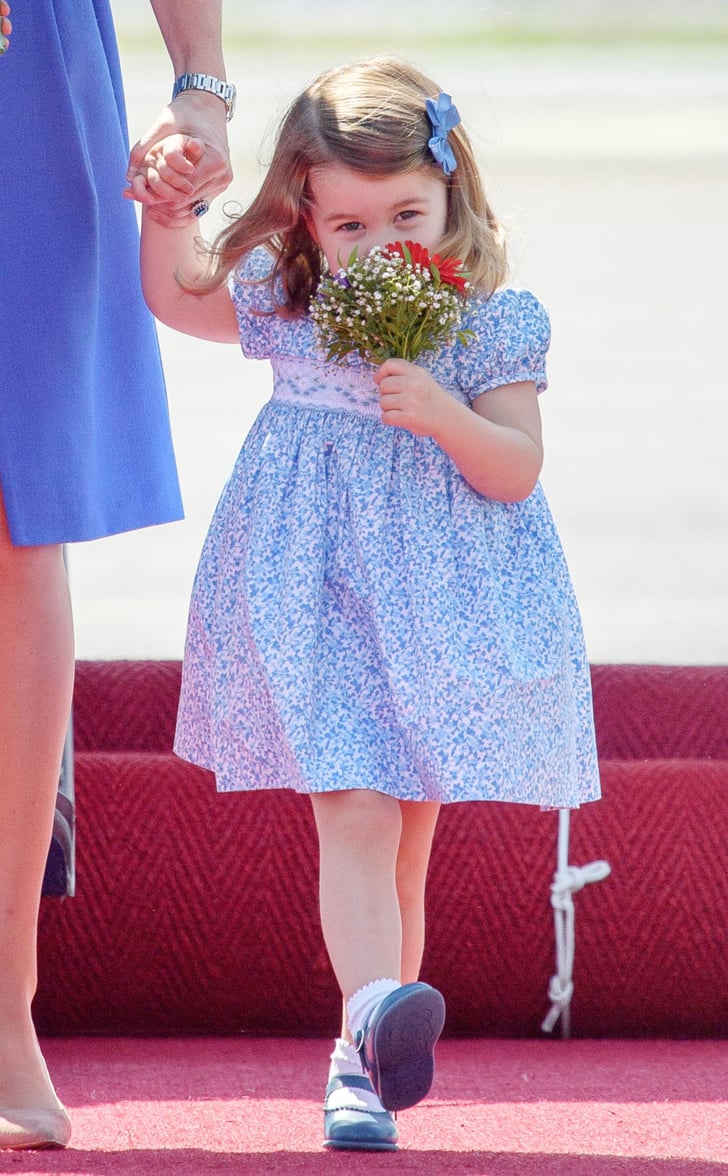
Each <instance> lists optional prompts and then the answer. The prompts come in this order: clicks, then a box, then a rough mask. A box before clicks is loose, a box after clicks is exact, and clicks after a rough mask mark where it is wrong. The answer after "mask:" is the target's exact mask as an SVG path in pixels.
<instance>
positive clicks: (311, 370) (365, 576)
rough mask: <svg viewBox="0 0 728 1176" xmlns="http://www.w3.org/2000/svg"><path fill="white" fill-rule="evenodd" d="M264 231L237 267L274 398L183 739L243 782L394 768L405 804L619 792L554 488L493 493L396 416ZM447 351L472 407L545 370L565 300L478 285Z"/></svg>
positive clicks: (204, 615) (212, 610)
mask: <svg viewBox="0 0 728 1176" xmlns="http://www.w3.org/2000/svg"><path fill="white" fill-rule="evenodd" d="M269 267H270V261H269V259H268V257H267V256H266V254H265V253H264V252H263V251H261V250H256V251H255V252H254V253H253V254H251V255H250V257H249V258H248V259H247V260H246V261H245V262H243V266H242V269H241V270H240V272H239V273H238V274H237V275H234V276H233V279H232V281H231V292H232V298H233V302H234V304H235V307H236V311H237V317H238V322H239V327H240V336H241V341H242V346H243V351H244V352H245V354H246V355H247V356H250V357H253V358H259V359H269V360H270V361H271V363H272V366H273V372H274V391H273V395H272V399H271V400H270V401H269V402H268V404H267V405H265V406H264V408H263V409H262V411H261V413H260V414H259V416H258V419H257V421H256V422H255V424H254V425H253V428H252V430H251V432H250V433H249V435H248V437H247V439H246V441H245V443H244V445H243V448H242V451H241V453H240V456H239V458H238V460H237V462H236V465H235V468H234V470H233V473H232V476H231V478H230V480H229V482H228V483H227V486H226V487H225V489H224V491H223V494H222V497H221V500H220V502H219V504H218V507H217V510H216V512H215V515H214V517H213V520H212V524H211V527H210V530H209V533H208V536H207V539H206V542H205V545H204V549H203V552H202V556H201V560H200V564H199V568H198V572H197V576H196V580H195V585H194V588H193V594H192V603H191V608H190V617H189V626H188V633H187V643H186V650H185V659H184V671H183V685H182V696H181V701H180V712H179V717H178V726H177V737H176V744H175V749H176V751H177V753H178V754H179V755H181V756H182V757H184V758H186V759H189V760H192V761H193V762H194V763H197V764H201V765H202V766H203V767H206V768H210V769H211V770H212V771H214V772H215V774H216V777H217V787H218V789H219V790H220V791H233V790H240V789H258V788H293V789H296V790H297V791H299V792H324V791H331V790H336V789H347V788H371V789H376V790H378V791H380V792H384V793H388V794H390V795H392V796H395V797H399V798H401V799H404V800H437V801H463V800H505V801H517V802H525V803H532V804H538V805H542V806H545V807H551V806H556V807H562V806H564V807H566V806H568V807H572V806H577V805H578V804H579V803H580V802H582V801H587V800H594V799H596V798H597V797H598V796H599V779H598V770H597V757H596V749H595V741H594V728H593V720H592V708H591V693H590V679H589V668H588V664H587V659H586V655H585V651H584V645H583V639H582V632H581V624H580V619H579V613H578V609H577V606H576V602H575V600H574V595H573V591H572V587H571V583H570V579H569V575H568V571H567V568H566V564H565V561H564V557H563V554H562V550H561V546H560V544H559V540H558V537H557V534H556V530H555V528H554V524H553V521H552V518H551V514H550V512H549V509H548V506H547V504H546V500H545V498H544V495H543V492H542V490H541V487H540V486H537V487H536V489H535V490H534V492H533V493H532V494H531V495H530V497H529V498H528V499H527V500H526V501H525V502H519V503H512V504H508V503H501V502H495V501H492V500H490V499H488V498H485V497H483V496H482V495H480V494H478V493H476V491H474V490H473V489H472V488H471V487H470V486H469V485H468V483H467V482H466V481H465V480H464V478H463V477H462V476H461V475H460V473H459V472H458V470H457V468H456V467H455V465H454V464H453V462H452V461H451V459H450V458H449V457H448V456H447V455H446V454H445V453H444V452H443V451H442V450H441V449H440V448H439V446H438V445H437V444H436V443H435V442H434V441H433V440H432V439H431V438H429V437H417V436H414V435H413V434H411V433H409V432H406V431H405V430H402V429H396V428H392V427H391V426H387V425H383V424H382V423H381V421H380V419H379V403H378V393H377V390H376V386H375V384H374V382H373V379H372V368H371V367H370V366H369V365H368V364H366V363H364V362H362V361H361V360H359V359H352V360H351V362H349V363H347V364H345V365H341V366H336V365H334V364H330V363H326V362H325V361H324V356H323V354H322V352H321V351H320V350H319V348H318V346H317V343H316V338H315V335H314V330H313V326H312V324H311V322H310V320H309V319H308V318H300V319H296V320H294V321H286V320H284V319H282V318H281V317H279V316H277V315H273V316H268V317H265V316H261V315H260V313H256V312H260V311H262V312H266V311H270V309H271V305H272V302H271V297H270V291H269V286H268V284H262V285H261V284H258V285H251V284H250V282H246V281H245V280H244V279H246V278H251V277H260V276H262V275H263V274H265V273H266V272H267V271H268V269H269ZM463 326H465V327H468V328H470V329H471V330H472V331H474V332H475V335H476V339H475V340H474V341H473V342H472V343H471V344H470V345H469V346H464V345H463V344H461V343H458V344H456V345H454V346H452V347H450V348H448V349H444V350H442V351H440V352H439V353H438V354H435V355H432V356H431V358H430V359H429V360H428V361H427V366H428V367H430V369H431V370H432V372H433V374H434V375H436V378H437V379H438V381H439V382H440V383H441V384H442V386H443V387H445V388H446V389H447V390H448V391H449V392H450V393H451V394H452V395H453V396H455V397H456V398H457V399H459V400H460V401H462V402H464V403H467V402H469V401H470V400H472V398H473V397H475V396H477V395H479V394H480V393H482V392H485V391H487V390H488V389H489V388H495V387H498V386H499V385H503V384H507V383H512V382H514V381H519V380H534V381H535V382H536V384H537V386H538V388H539V390H541V389H543V388H545V386H546V379H545V370H544V357H545V353H546V350H547V347H548V343H549V323H548V317H547V315H546V312H545V311H544V309H543V307H542V306H541V305H540V304H539V303H538V302H537V300H536V299H535V298H534V297H533V295H532V294H529V293H527V292H526V291H515V290H502V291H499V292H498V293H496V294H495V295H494V296H493V297H492V298H491V299H489V300H487V301H486V300H484V299H476V298H473V299H471V300H470V301H469V303H468V308H467V311H466V315H465V320H464V323H463Z"/></svg>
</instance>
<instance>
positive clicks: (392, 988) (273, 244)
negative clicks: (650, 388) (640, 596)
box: [142, 58, 599, 1149]
mask: <svg viewBox="0 0 728 1176" xmlns="http://www.w3.org/2000/svg"><path fill="white" fill-rule="evenodd" d="M457 124H459V116H458V114H457V111H456V109H455V107H454V106H452V103H451V102H450V99H449V97H448V96H447V95H442V94H439V91H438V87H437V86H436V85H435V84H434V83H433V82H431V81H430V80H429V79H428V78H426V77H424V76H423V75H422V74H420V73H419V72H418V71H417V70H415V69H413V68H411V67H410V66H408V65H406V64H404V63H403V62H401V61H399V60H393V59H389V58H386V59H381V58H377V59H370V60H365V61H363V62H359V63H357V64H354V65H350V66H344V67H342V68H340V69H335V70H332V71H330V72H328V73H326V74H324V75H323V76H322V77H320V78H319V79H318V80H317V81H316V82H314V84H313V85H311V86H310V87H309V88H308V89H307V90H306V91H305V92H304V93H303V94H302V95H301V96H300V97H299V98H298V99H297V100H296V101H295V102H294V103H293V105H292V107H291V108H290V110H289V112H288V114H287V116H286V117H285V119H284V121H283V123H282V126H281V130H280V133H279V137H278V140H277V144H276V148H275V152H274V156H273V160H272V163H271V166H270V169H269V172H268V175H267V177H266V178H265V180H264V181H263V185H262V188H261V190H260V193H259V195H258V196H257V198H256V199H255V200H254V201H253V203H252V205H251V206H250V207H249V208H248V209H247V211H245V212H244V213H242V215H240V216H237V217H235V218H234V219H233V221H232V223H231V224H230V225H229V227H227V228H226V229H225V230H224V231H223V232H222V234H221V235H220V237H219V238H218V240H217V241H216V243H215V246H214V249H213V250H212V253H211V256H212V259H213V260H212V265H211V269H208V258H207V257H205V258H203V257H201V253H200V247H199V242H197V244H196V234H197V233H198V231H199V230H198V226H197V225H196V224H195V222H194V220H193V218H190V223H189V225H188V226H187V228H186V229H185V228H169V227H167V226H165V225H161V224H157V223H154V222H153V221H151V220H150V219H149V218H147V219H146V220H145V224H144V228H143V235H142V236H143V244H142V264H143V278H144V287H145V291H146V296H147V299H148V302H149V305H150V306H151V308H152V310H153V311H154V312H155V314H156V315H157V316H158V317H159V318H160V319H162V320H163V321H164V322H166V323H168V324H169V325H170V326H173V327H176V328H177V329H179V330H182V331H186V332H188V333H189V334H193V335H198V336H201V337H202V338H207V339H215V340H221V341H230V340H233V339H237V338H238V336H239V337H240V339H241V341H242V347H243V351H244V353H245V354H246V355H247V356H249V357H252V358H259V359H269V360H270V361H271V364H272V366H273V372H274V377H275V386H274V391H273V395H272V399H271V401H270V402H269V403H268V404H267V405H266V406H265V407H264V409H263V410H262V412H261V413H260V415H259V417H258V420H257V421H256V423H255V425H254V426H253V428H252V430H251V432H250V435H249V436H248V438H247V440H246V441H245V444H244V445H243V448H242V451H241V453H240V457H239V459H238V461H237V464H236V466H235V469H234V470H233V473H232V476H231V478H230V480H229V482H228V484H227V486H226V488H225V490H224V492H223V495H222V498H221V500H220V503H219V505H218V508H217V510H216V513H215V516H214V519H213V521H212V525H211V528H210V531H209V534H208V537H207V540H206V543H205V547H204V550H203V553H202V557H201V561H200V566H199V569H198V573H197V578H196V581H195V586H194V590H193V597H192V604H191V611H190V620H189V629H188V637H187V646H186V651H185V662H184V676H183V687H182V697H181V702H180V713H179V720H178V730H177V740H176V750H177V752H178V754H179V755H181V756H183V757H184V758H186V759H189V760H191V761H193V762H194V763H197V764H201V765H202V766H204V767H206V768H209V769H212V771H214V772H215V774H216V777H217V787H218V789H219V790H220V791H230V790H235V789H254V788H293V789H296V790H297V791H299V792H305V793H308V794H309V795H310V797H311V804H312V807H313V814H314V818H315V822H316V827H317V830H318V837H319V845H320V906H321V922H322V926H323V933H324V937H325V940H326V945H327V948H328V952H329V955H330V958H331V962H332V965H333V968H334V971H335V973H336V977H337V980H338V983H339V985H340V988H341V992H342V995H343V998H344V1022H343V1028H342V1032H341V1037H340V1038H339V1039H338V1040H337V1041H336V1044H335V1048H334V1051H333V1054H332V1055H331V1070H330V1075H329V1085H328V1087H327V1092H326V1103H325V1144H326V1145H327V1146H329V1147H338V1148H346V1147H348V1148H362V1149H365V1148H369V1149H393V1148H394V1147H396V1140H397V1129H396V1127H395V1124H394V1121H393V1118H392V1115H391V1112H392V1111H396V1110H398V1109H401V1108H404V1107H408V1106H411V1105H413V1104H414V1103H416V1102H417V1101H419V1100H420V1099H422V1098H423V1097H424V1096H425V1095H426V1094H427V1092H428V1090H429V1088H430V1084H431V1081H432V1076H433V1049H434V1045H435V1043H436V1041H437V1038H438V1036H439V1033H440V1031H441V1029H442V1025H443V1020H444V1003H443V999H442V997H441V995H440V994H439V993H438V992H436V991H435V990H434V989H432V988H431V987H429V986H428V985H426V984H422V983H419V982H418V979H417V978H418V974H419V969H420V963H421V959H422V952H423V944H424V890H425V876H426V873H427V866H428V861H429V856H430V848H431V844H432V838H433V834H434V831H435V823H436V821H437V815H438V809H439V806H440V804H441V803H443V802H445V803H449V802H454V801H464V800H502V801H514V802H520V803H523V802H525V803H530V804H538V805H541V806H548V807H551V806H554V807H567V806H576V805H578V804H579V803H580V802H582V801H587V800H593V799H595V798H596V797H598V795H599V783H598V777H597V763H596V753H595V745H594V733H593V724H592V714H591V700H590V685H589V673H588V665H587V660H586V656H585V652H584V648H583V642H582V635H581V627H580V621H579V616H578V611H577V607H576V604H575V601H574V597H573V593H572V589H571V585H570V581H569V576H568V572H567V569H566V566H565V563H564V559H563V555H562V552H561V548H560V545H559V541H558V538H557V535H556V531H555V529H554V524H553V522H552V519H551V516H550V513H549V510H548V507H547V505H546V502H545V499H544V496H543V493H542V491H541V488H540V486H539V483H538V476H539V472H540V469H541V462H542V446H541V426H540V420H539V409H538V401H537V394H538V393H539V392H540V391H541V390H543V389H544V388H545V387H546V378H545V373H544V356H545V353H546V350H547V347H548V343H549V324H548V319H547V315H546V312H545V311H544V309H543V308H542V306H541V305H540V304H539V303H538V302H537V300H536V299H535V298H534V297H533V295H531V294H529V293H527V292H526V291H522V290H521V291H519V290H513V289H507V288H503V282H504V280H505V277H506V262H505V252H504V242H503V234H502V231H501V227H500V225H499V224H498V221H497V220H496V218H495V216H494V214H493V212H492V210H491V208H490V206H489V204H488V202H487V200H486V198H485V195H484V192H483V188H482V185H481V180H480V178H479V175H478V171H477V167H476V164H475V160H474V158H473V153H472V150H471V147H470V145H469V142H468V139H467V137H466V135H465V133H464V131H463V129H462V127H461V126H460V125H457ZM148 164H149V166H150V174H151V177H152V181H153V182H156V180H155V177H154V175H153V172H154V168H155V165H157V164H158V167H159V171H160V179H161V180H163V179H164V166H165V165H164V161H163V160H161V159H160V160H158V161H157V160H155V159H154V158H150V159H149V160H148ZM405 237H406V238H409V239H412V240H414V241H416V242H418V243H419V244H421V245H423V246H425V247H426V248H427V249H429V250H430V252H431V253H434V252H435V251H438V252H440V253H441V254H443V255H445V254H449V255H455V256H457V257H458V258H460V259H462V261H463V263H464V266H465V269H466V270H467V271H469V275H470V279H469V280H470V283H471V288H470V291H469V295H468V299H467V304H466V309H465V314H464V321H463V324H462V325H463V327H465V328H467V329H468V330H470V331H472V332H473V336H474V337H473V338H472V339H471V340H470V341H469V342H466V341H464V340H460V341H458V342H456V343H454V344H453V345H448V346H447V347H443V348H441V349H440V350H439V351H438V352H436V353H432V354H430V355H429V356H428V357H427V358H426V359H423V360H421V361H418V363H416V364H413V363H409V362H406V361H404V360H402V359H399V358H392V359H388V360H386V361H385V362H384V363H382V364H381V365H380V366H379V367H374V366H373V365H371V364H369V363H367V362H365V361H363V360H361V359H359V358H354V357H349V358H348V359H347V360H346V361H345V362H343V363H338V364H334V363H331V362H327V361H326V357H325V353H324V351H322V349H321V346H320V344H319V343H318V341H317V335H316V333H315V330H314V327H313V324H312V322H311V318H310V316H309V313H308V311H309V303H310V300H311V297H312V295H313V294H314V293H315V291H316V289H317V285H318V282H319V279H320V277H321V275H322V273H325V272H326V271H327V270H330V271H336V270H337V269H338V268H339V267H340V266H341V265H342V264H344V263H345V262H346V260H347V259H348V258H349V256H350V254H351V252H352V250H353V249H354V247H355V246H356V248H357V251H358V255H359V256H360V257H363V256H365V255H366V254H367V253H368V252H369V251H370V250H371V249H372V247H373V246H386V245H387V244H388V243H390V242H392V241H395V240H397V239H399V240H402V239H404V238H405Z"/></svg>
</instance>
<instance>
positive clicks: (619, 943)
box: [35, 662, 728, 1037]
mask: <svg viewBox="0 0 728 1176" xmlns="http://www.w3.org/2000/svg"><path fill="white" fill-rule="evenodd" d="M593 678H594V688H595V713H596V717H597V724H598V734H599V747H600V759H601V766H602V778H603V791H604V798H603V800H602V801H601V802H599V803H598V804H594V805H589V806H585V807H584V808H583V809H582V810H580V811H579V812H578V813H576V814H574V816H573V818H572V852H571V861H572V862H573V863H574V864H577V865H578V864H584V863H585V862H587V861H591V860H593V859H595V858H605V859H606V860H608V861H609V862H610V863H611V866H612V874H611V876H610V877H609V878H608V879H607V880H605V881H603V882H600V883H598V884H595V885H592V886H588V887H587V888H585V889H584V890H583V891H582V892H581V893H580V894H578V895H577V897H576V899H575V902H576V909H577V916H576V930H577V951H576V966H575V985H576V990H575V997H574V1005H573V1014H572V1031H573V1033H574V1035H579V1036H592V1037H593V1036H674V1037H679V1036H692V1037H699V1036H725V1035H726V1033H727V1031H728V881H727V879H728V669H726V670H723V669H715V668H708V669H704V668H700V669H693V668H689V667H688V668H679V669H678V668H669V667H627V666H599V667H594V670H593ZM178 692H179V664H178V663H176V662H154V663H137V662H109V663H79V666H78V670H77V682H76V694H75V701H74V732H75V743H76V761H75V774H76V800H77V834H78V841H77V894H76V897H75V898H73V899H66V900H62V901H58V900H55V899H46V900H44V902H43V904H42V909H41V920H40V932H39V957H40V985H39V991H38V996H37V998H36V1005H35V1012H36V1020H37V1023H38V1027H39V1030H40V1031H41V1032H43V1033H61V1034H80V1033H95V1032H102V1033H115V1034H118V1033H149V1034H165V1033H170V1034H171V1033H175V1034H176V1033H184V1032H194V1033H237V1032H250V1033H264V1034H275V1033H285V1034H307V1035H317V1034H331V1033H333V1032H334V1031H335V1029H336V1026H337V1022H338V1019H339V1008H338V997H337V989H336V985H335V982H334V979H333V976H332V973H331V970H330V967H329V964H328V959H327V956H326V951H325V948H324V944H323V940H322V937H321V928H320V924H319V920H318V914H317V883H316V872H317V851H316V837H315V831H314V828H313V822H312V819H311V814H310V810H309V805H308V801H307V800H306V798H304V797H299V796H296V795H294V794H292V793H287V792H272V793H256V794H227V795H217V794H216V793H215V789H214V780H213V778H212V776H211V775H210V774H209V773H206V772H203V771H201V770H199V769H196V768H194V767H192V766H190V765H189V764H184V763H182V762H181V761H180V760H178V759H176V758H175V757H174V756H173V755H171V753H170V747H171V738H172V731H173V726H174V717H175V710H176V702H177V695H178ZM556 828H557V816H556V814H555V813H541V812H539V811H538V810H535V809H533V808H529V807H527V806H505V805H497V804H462V805H453V806H449V807H447V808H445V809H444V810H443V812H442V816H441V819H440V824H439V827H438V833H437V837H436V841H435V846H434V850H433V858H432V865H431V869H430V878H429V887H428V945H427V949H426V953H425V961H424V967H423V978H424V979H427V980H428V981H429V982H430V983H433V984H435V985H436V986H437V987H439V988H441V989H442V991H443V993H444V994H445V997H446V1000H447V1004H448V1023H447V1031H448V1033H450V1034H455V1035H457V1034H463V1035H488V1036H497V1035H503V1036H506V1035H507V1036H519V1037H529V1036H537V1035H539V1034H540V1024H541V1020H542V1018H543V1015H544V1013H545V1012H546V1010H547V1007H548V1000H547V987H548V981H549V977H550V975H551V973H552V972H553V970H554V959H553V955H554V947H553V939H554V933H553V922H552V915H551V908H550V903H549V896H550V892H549V887H550V883H551V880H552V877H553V872H554V868H555V852H556ZM351 899H352V917H354V918H355V917H356V904H357V896H356V895H355V894H352V896H351Z"/></svg>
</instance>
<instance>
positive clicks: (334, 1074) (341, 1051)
mask: <svg viewBox="0 0 728 1176" xmlns="http://www.w3.org/2000/svg"><path fill="white" fill-rule="evenodd" d="M363 1073H364V1071H363V1070H362V1067H361V1062H360V1060H359V1054H358V1053H357V1052H356V1050H355V1049H354V1046H353V1045H352V1044H351V1043H350V1042H349V1041H344V1040H343V1038H341V1037H337V1038H336V1041H335V1042H334V1052H333V1053H332V1054H331V1066H330V1068H329V1082H330V1081H331V1079H332V1078H338V1077H342V1078H343V1077H345V1076H346V1075H347V1074H349V1075H350V1074H357V1075H359V1076H361V1075H363ZM341 1107H346V1109H347V1110H350V1111H361V1112H362V1113H366V1112H367V1111H369V1112H370V1113H371V1112H372V1111H373V1112H374V1113H375V1114H381V1113H382V1112H383V1111H384V1107H383V1106H382V1104H381V1102H380V1101H379V1099H378V1098H377V1096H376V1094H375V1093H374V1091H373V1090H358V1089H356V1087H350V1086H341V1087H340V1088H339V1089H338V1090H335V1091H334V1092H333V1094H330V1095H328V1097H327V1099H326V1110H327V1111H337V1110H339V1109H340V1108H341Z"/></svg>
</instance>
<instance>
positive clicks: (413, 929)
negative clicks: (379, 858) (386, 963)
mask: <svg viewBox="0 0 728 1176" xmlns="http://www.w3.org/2000/svg"><path fill="white" fill-rule="evenodd" d="M400 808H401V812H402V835H401V837H400V842H399V852H398V854H397V875H396V877H397V896H398V899H399V909H400V914H401V919H402V972H401V979H402V983H403V984H411V983H413V982H414V981H415V980H417V979H418V978H419V974H420V968H421V966H422V953H423V951H424V948H425V884H426V882H427V868H428V866H429V864H430V851H431V850H432V839H433V837H434V836H435V828H436V826H437V818H438V816H439V814H440V805H439V804H436V803H435V802H434V801H411V800H403V801H400Z"/></svg>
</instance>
